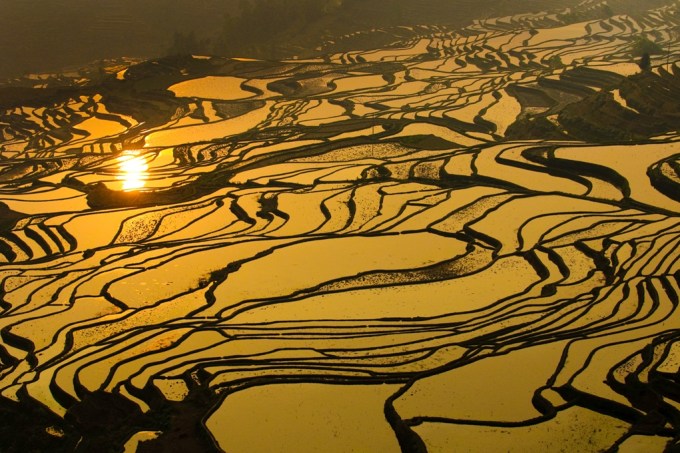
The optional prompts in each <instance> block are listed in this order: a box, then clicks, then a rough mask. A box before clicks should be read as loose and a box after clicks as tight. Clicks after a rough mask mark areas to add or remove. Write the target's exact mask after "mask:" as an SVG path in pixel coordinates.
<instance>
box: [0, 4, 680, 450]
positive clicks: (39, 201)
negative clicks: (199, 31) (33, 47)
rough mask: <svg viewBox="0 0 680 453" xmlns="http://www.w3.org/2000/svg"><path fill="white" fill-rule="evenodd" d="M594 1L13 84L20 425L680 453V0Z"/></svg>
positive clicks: (7, 437) (75, 444)
mask: <svg viewBox="0 0 680 453" xmlns="http://www.w3.org/2000/svg"><path fill="white" fill-rule="evenodd" d="M592 7H593V5H592V3H584V4H583V6H582V8H584V10H583V11H582V13H583V14H582V15H581V16H579V15H578V14H576V13H578V11H579V10H575V12H574V11H572V12H570V13H569V14H567V13H565V12H546V13H538V14H527V15H522V16H512V17H505V18H492V19H485V20H481V21H478V22H476V23H475V24H474V25H472V26H470V27H467V28H465V29H462V30H458V31H451V30H443V29H442V28H441V27H436V28H432V29H429V28H427V27H420V28H418V29H417V30H416V31H417V33H416V34H417V36H416V37H414V38H413V39H411V40H408V41H406V42H404V41H400V42H395V43H394V44H393V45H391V46H388V47H385V48H381V49H373V50H356V51H352V52H343V53H338V54H330V55H328V56H327V57H326V58H325V59H319V60H313V61H295V60H290V61H280V62H275V61H258V60H247V59H228V58H220V57H198V56H194V57H172V58H166V59H160V60H157V61H150V62H144V63H140V64H135V65H131V66H129V67H125V68H123V69H121V70H120V71H119V72H117V73H116V74H114V75H113V76H112V77H111V78H110V79H107V80H106V81H105V82H103V83H101V84H90V85H86V86H85V87H78V86H70V87H65V88H64V87H62V88H59V89H56V88H55V89H51V88H50V87H46V88H30V89H29V88H22V89H19V88H17V87H13V88H12V87H10V88H7V89H6V90H5V91H2V92H1V93H0V94H1V96H0V104H1V105H2V109H1V110H0V134H2V142H0V155H1V160H0V194H1V199H2V204H0V217H1V220H0V262H1V265H0V297H1V298H0V310H1V311H0V394H1V395H2V396H1V397H0V435H1V437H2V445H3V447H2V448H0V449H3V451H5V450H4V449H6V450H7V451H27V450H30V449H35V450H39V451H76V450H77V451H94V450H99V449H101V448H102V445H106V446H110V448H111V449H112V450H115V451H123V450H124V449H127V450H130V451H135V450H136V449H138V450H139V451H217V450H223V451H432V452H435V451H451V448H452V447H451V446H456V447H461V448H462V449H464V450H465V451H560V450H561V449H563V448H565V447H564V446H565V445H569V450H570V451H613V450H615V449H616V448H619V447H620V448H621V451H624V450H625V451H635V449H638V450H640V449H641V450H642V451H650V452H651V451H663V450H664V449H669V451H672V448H675V447H673V446H674V445H675V443H676V442H677V440H678V436H679V435H680V434H679V433H680V427H679V423H680V422H679V420H680V412H678V401H680V400H678V395H679V389H678V378H677V376H678V367H679V365H680V358H679V357H680V355H679V354H680V349H679V348H680V346H679V345H680V343H679V342H678V332H679V330H678V328H679V326H678V322H679V321H678V319H679V318H678V313H677V311H676V309H677V307H678V294H679V293H680V287H679V285H680V282H679V280H678V276H679V271H680V255H679V254H678V247H679V245H680V218H679V217H678V214H679V213H680V198H679V196H678V193H680V186H679V179H680V176H679V175H680V172H679V166H680V163H679V162H680V140H679V138H680V137H679V135H678V133H679V132H678V124H680V122H678V121H677V119H678V103H677V101H676V99H677V94H678V90H679V89H680V67H679V66H678V63H677V61H678V52H680V47H678V42H677V39H675V38H673V36H676V35H674V33H676V30H677V27H678V25H680V23H679V22H680V14H679V13H678V9H677V3H675V4H669V5H668V6H665V7H662V8H659V9H655V10H651V11H648V12H647V13H645V14H642V15H638V16H636V17H631V16H627V15H620V14H619V15H611V16H610V17H607V18H604V19H602V18H597V19H589V18H588V17H590V16H588V14H590V13H588V11H590V10H589V9H588V8H592ZM598 11H599V10H598ZM570 14H571V15H570ZM414 33H415V31H414ZM640 33H646V34H648V35H649V36H652V37H653V38H654V39H655V40H656V41H657V42H659V43H660V44H661V45H662V46H663V47H664V48H666V47H668V48H669V49H670V54H669V55H668V58H664V59H661V58H658V57H655V58H654V59H653V62H652V68H651V69H650V70H649V71H647V72H643V71H641V69H640V67H639V66H638V64H637V63H636V61H635V60H634V59H633V58H632V57H631V56H630V48H629V43H630V42H631V39H632V37H634V36H636V35H638V34H640Z"/></svg>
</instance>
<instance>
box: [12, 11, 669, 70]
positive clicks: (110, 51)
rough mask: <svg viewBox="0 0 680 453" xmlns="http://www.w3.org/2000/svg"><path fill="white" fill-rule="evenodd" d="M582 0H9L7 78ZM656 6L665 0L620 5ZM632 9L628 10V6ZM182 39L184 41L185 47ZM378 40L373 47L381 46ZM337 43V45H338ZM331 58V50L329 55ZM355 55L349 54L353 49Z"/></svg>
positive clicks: (309, 49) (296, 43)
mask: <svg viewBox="0 0 680 453" xmlns="http://www.w3.org/2000/svg"><path fill="white" fill-rule="evenodd" d="M577 3H579V0H512V1H511V0H144V1H138V0H32V1H26V0H2V2H0V54H2V56H3V58H2V63H0V77H9V76H15V75H21V74H24V73H27V72H36V71H55V70H59V69H64V68H67V67H69V66H74V65H83V64H86V63H90V62H92V61H93V60H99V59H104V58H117V57H136V58H151V57H159V56H163V55H167V54H168V53H172V52H177V51H183V50H190V51H192V52H193V51H196V52H201V53H208V54H219V55H231V56H246V55H247V56H250V57H252V56H256V55H252V54H253V53H256V54H258V55H261V56H263V57H267V58H277V57H283V56H285V57H290V56H294V55H298V56H309V55H313V54H319V51H320V50H324V49H323V48H322V49H319V47H320V46H326V47H329V48H331V49H335V50H337V49H340V48H342V46H343V45H344V46H345V47H349V46H351V43H352V40H351V39H349V38H347V37H346V38H345V39H344V40H342V39H340V40H339V41H338V38H340V37H341V36H343V35H345V34H349V33H352V32H370V31H371V30H373V31H374V33H373V34H371V36H370V37H368V38H367V37H363V38H364V41H363V43H365V44H370V43H371V42H373V44H374V45H376V46H377V45H381V44H383V43H384V41H385V37H384V35H383V33H380V32H378V33H375V28H376V27H386V26H398V25H435V24H443V25H449V26H451V25H455V26H461V25H465V24H467V23H469V22H470V21H471V20H473V19H476V18H484V17H491V16H502V15H506V14H513V13H519V12H526V11H540V10H542V9H545V8H550V7H558V6H568V5H572V4H577ZM609 3H610V4H619V3H627V4H628V5H637V6H636V7H639V8H642V7H643V5H645V4H648V5H653V4H657V3H660V2H659V1H657V0H647V1H637V2H634V1H626V2H621V1H616V0H614V1H611V2H609ZM628 5H627V6H628ZM177 37H179V42H178V41H177V39H176V38H177ZM371 40H372V41H371ZM329 41H335V42H336V46H335V48H333V47H332V46H330V44H329ZM326 50H327V49H326ZM347 50H349V49H347Z"/></svg>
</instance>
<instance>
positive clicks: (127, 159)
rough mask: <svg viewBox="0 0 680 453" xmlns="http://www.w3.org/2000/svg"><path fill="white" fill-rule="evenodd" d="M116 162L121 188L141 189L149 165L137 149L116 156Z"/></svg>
mask: <svg viewBox="0 0 680 453" xmlns="http://www.w3.org/2000/svg"><path fill="white" fill-rule="evenodd" d="M118 164H119V171H120V175H119V176H118V179H119V180H120V181H122V182H123V190H136V189H141V188H142V187H144V186H145V185H146V181H147V179H148V177H149V175H148V170H149V165H148V164H147V163H146V160H145V159H144V157H143V156H141V155H140V153H139V151H127V152H125V153H124V154H123V155H121V156H120V157H118Z"/></svg>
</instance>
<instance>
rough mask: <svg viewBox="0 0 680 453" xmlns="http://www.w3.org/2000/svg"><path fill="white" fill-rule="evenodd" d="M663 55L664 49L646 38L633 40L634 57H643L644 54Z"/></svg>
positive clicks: (640, 37) (639, 37)
mask: <svg viewBox="0 0 680 453" xmlns="http://www.w3.org/2000/svg"><path fill="white" fill-rule="evenodd" d="M663 53H664V51H663V48H662V47H661V46H660V45H658V44H657V43H655V42H654V41H651V40H650V39H649V38H647V37H646V36H636V37H635V38H634V39H633V43H632V45H631V54H632V55H633V56H634V57H642V56H643V55H644V54H649V55H661V54H663Z"/></svg>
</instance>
